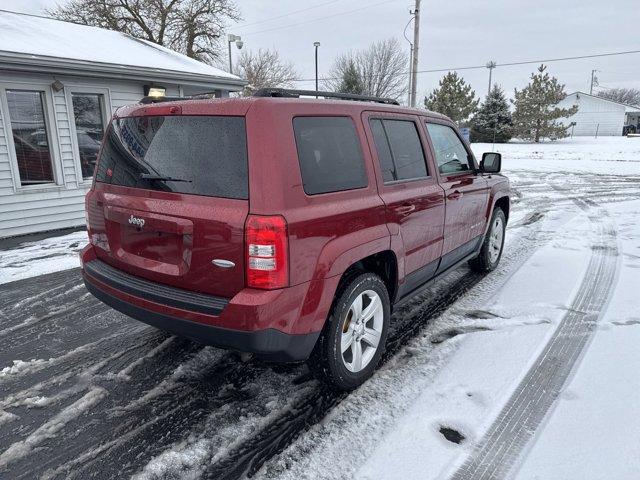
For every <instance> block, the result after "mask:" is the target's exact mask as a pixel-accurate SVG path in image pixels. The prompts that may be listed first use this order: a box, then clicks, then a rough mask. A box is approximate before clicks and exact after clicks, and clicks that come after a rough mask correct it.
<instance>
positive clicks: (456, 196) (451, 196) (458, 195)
mask: <svg viewBox="0 0 640 480" xmlns="http://www.w3.org/2000/svg"><path fill="white" fill-rule="evenodd" d="M459 198H462V192H461V191H459V190H456V191H454V192H453V193H450V194H449V195H447V200H458V199H459Z"/></svg>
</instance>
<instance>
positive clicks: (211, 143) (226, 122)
mask: <svg viewBox="0 0 640 480" xmlns="http://www.w3.org/2000/svg"><path fill="white" fill-rule="evenodd" d="M96 181H98V182H104V183H109V184H112V185H120V186H125V187H133V188H142V189H146V190H159V191H167V192H176V193H187V194H194V195H205V196H210V197H223V198H233V199H247V198H248V196H249V195H248V190H249V182H248V167H247V139H246V128H245V120H244V117H230V116H188V115H184V116H146V117H125V118H115V119H114V120H113V122H112V123H111V127H110V128H109V131H108V132H107V134H106V136H105V139H104V145H103V147H102V153H101V155H100V160H99V162H98V168H97V173H96Z"/></svg>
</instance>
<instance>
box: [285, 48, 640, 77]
mask: <svg viewBox="0 0 640 480" xmlns="http://www.w3.org/2000/svg"><path fill="white" fill-rule="evenodd" d="M632 53H640V50H627V51H623V52H609V53H595V54H592V55H578V56H575V57H559V58H547V59H542V60H524V61H521V62H506V63H496V64H495V66H496V67H512V66H516V65H530V64H533V63H551V62H564V61H568V60H581V59H585V58H599V57H612V56H616V55H629V54H632ZM486 68H487V65H486V64H485V65H470V66H466V67H448V68H434V69H430V70H418V71H417V73H441V72H453V71H458V70H479V69H486ZM401 75H409V72H401V73H397V74H395V75H393V76H397V77H398V76H401ZM310 80H314V79H306V78H297V79H294V80H293V81H294V82H308V81H310ZM321 80H339V78H337V77H325V78H322V79H321Z"/></svg>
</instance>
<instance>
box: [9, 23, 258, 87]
mask: <svg viewBox="0 0 640 480" xmlns="http://www.w3.org/2000/svg"><path fill="white" fill-rule="evenodd" d="M0 64H10V65H11V66H12V67H13V68H17V69H26V70H28V69H29V67H38V68H39V71H42V68H41V67H45V68H47V70H46V71H54V73H55V71H56V70H60V69H62V70H65V73H67V72H68V71H76V72H83V73H87V72H93V73H100V74H102V75H106V74H112V75H113V74H117V76H118V77H127V76H138V77H145V76H146V78H149V77H153V78H157V77H161V78H163V79H174V80H190V81H193V82H200V83H203V84H206V83H211V82H212V80H215V81H216V83H224V84H229V85H237V86H242V85H243V84H244V83H245V82H244V81H242V80H241V79H240V78H239V77H237V76H235V75H232V74H230V73H227V72H225V71H224V70H221V69H219V68H216V67H213V66H211V65H207V64H205V63H203V62H199V61H197V60H194V59H193V58H189V57H187V56H186V55H183V54H181V53H178V52H174V51H172V50H169V49H168V48H165V47H162V46H160V45H156V44H155V43H151V42H148V41H146V40H141V39H137V38H134V37H132V36H129V35H126V34H124V33H120V32H116V31H112V30H106V29H104V28H98V27H90V26H86V25H78V24H75V23H69V22H63V21H61V20H55V19H52V18H46V17H41V16H36V15H28V14H23V13H15V12H10V11H6V10H0ZM21 67H22V68H21ZM36 71H37V70H36Z"/></svg>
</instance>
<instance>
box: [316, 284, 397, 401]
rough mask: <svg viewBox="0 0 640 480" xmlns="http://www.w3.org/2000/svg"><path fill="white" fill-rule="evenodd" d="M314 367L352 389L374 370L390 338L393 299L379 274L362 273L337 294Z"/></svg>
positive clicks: (344, 388) (320, 341)
mask: <svg viewBox="0 0 640 480" xmlns="http://www.w3.org/2000/svg"><path fill="white" fill-rule="evenodd" d="M338 295H339V297H338V298H337V299H336V301H335V302H334V305H333V307H332V309H331V312H330V315H329V318H328V321H327V325H326V327H325V330H324V332H323V334H322V335H321V337H320V339H319V341H318V344H317V345H316V349H315V351H314V354H313V355H312V357H311V362H312V367H314V368H315V369H316V370H318V371H319V372H320V374H321V375H322V376H323V377H324V379H325V380H327V381H328V382H329V383H331V384H333V385H334V386H335V387H337V388H339V389H341V390H352V389H354V388H356V387H358V386H359V385H361V384H362V383H363V382H364V381H365V380H367V379H368V378H369V377H370V376H371V375H372V374H373V372H374V370H375V369H376V367H377V366H378V363H379V362H380V358H381V357H382V354H383V353H384V348H385V343H386V341H387V331H388V327H389V319H390V317H391V302H390V300H389V292H388V291H387V287H386V286H385V284H384V282H383V281H382V279H381V278H380V277H378V276H377V275H375V274H373V273H363V274H361V275H358V276H356V277H355V278H353V279H351V280H349V281H348V282H346V283H345V284H344V287H343V288H342V289H341V290H340V292H339V293H338Z"/></svg>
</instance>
